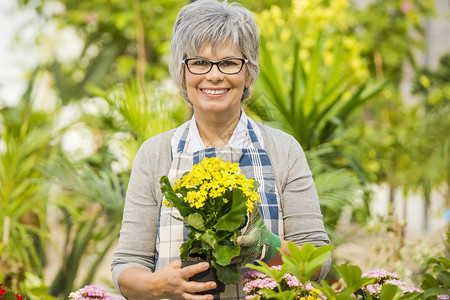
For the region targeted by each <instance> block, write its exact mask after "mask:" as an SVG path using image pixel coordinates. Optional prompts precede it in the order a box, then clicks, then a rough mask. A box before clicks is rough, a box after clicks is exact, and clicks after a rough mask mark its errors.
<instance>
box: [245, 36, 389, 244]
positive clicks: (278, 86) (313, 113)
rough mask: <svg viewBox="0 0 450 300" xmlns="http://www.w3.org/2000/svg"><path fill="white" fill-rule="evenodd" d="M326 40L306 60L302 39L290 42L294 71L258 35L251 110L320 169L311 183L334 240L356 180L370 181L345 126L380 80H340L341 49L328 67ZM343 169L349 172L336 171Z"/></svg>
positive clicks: (317, 45) (377, 88)
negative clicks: (292, 139) (257, 71)
mask: <svg viewBox="0 0 450 300" xmlns="http://www.w3.org/2000/svg"><path fill="white" fill-rule="evenodd" d="M325 39H326V38H325V37H324V36H320V37H319V38H318V40H317V43H316V45H315V46H314V47H312V53H311V57H309V58H308V59H307V61H306V60H305V59H302V58H301V55H300V52H301V44H300V41H298V40H295V41H293V42H292V45H291V46H292V57H289V58H288V60H290V61H292V64H291V65H292V67H291V68H287V67H286V66H285V64H284V63H283V61H284V60H285V58H284V57H282V56H281V55H279V54H278V53H279V52H278V51H276V49H277V48H276V47H281V46H280V45H277V44H276V43H274V41H271V43H269V41H267V40H265V38H264V37H262V38H261V74H260V79H259V81H258V83H257V86H256V90H255V93H254V94H255V96H254V97H253V99H252V100H251V101H250V102H249V108H250V110H251V111H252V112H253V113H254V114H256V115H257V116H258V117H259V118H261V119H262V120H263V121H265V122H268V123H271V124H273V125H274V126H275V127H278V128H281V129H283V130H285V131H287V132H289V133H291V134H292V135H293V136H294V137H295V138H296V139H297V140H298V141H299V143H300V144H301V145H302V147H303V148H304V149H305V150H306V152H307V158H308V160H309V161H310V162H311V163H315V164H316V165H319V166H320V167H318V168H316V170H314V171H315V172H314V174H315V182H316V186H317V190H318V193H319V198H320V199H321V205H322V211H323V213H324V217H325V218H324V221H325V225H326V226H327V229H328V230H329V232H330V233H331V234H332V235H334V236H335V237H336V235H335V234H333V233H332V232H334V229H335V227H336V225H337V221H338V220H339V217H340V215H341V214H342V211H343V209H344V207H346V206H349V205H352V203H353V202H354V199H355V198H356V197H357V193H356V191H357V190H358V189H361V185H360V181H359V180H361V179H366V178H367V177H368V175H367V174H366V171H365V169H364V166H363V165H362V161H358V160H357V159H355V157H354V156H353V150H352V140H348V138H349V136H350V135H349V132H350V131H349V129H348V128H349V127H350V128H351V126H348V125H347V124H346V123H347V122H348V120H349V119H350V117H351V115H352V113H353V112H354V111H356V110H358V109H359V108H360V107H361V106H362V105H363V104H364V103H365V102H366V101H368V100H369V99H370V98H371V97H372V96H373V95H375V94H377V93H378V92H379V91H380V90H381V89H382V87H383V85H384V82H375V83H369V82H367V83H364V84H361V85H356V86H355V85H354V84H353V83H352V82H351V80H350V79H349V78H346V77H341V76H340V72H341V71H340V70H342V69H343V68H345V64H344V61H343V60H342V48H341V47H339V46H338V47H336V48H335V52H334V58H333V64H332V65H331V67H330V68H327V67H326V65H325V64H324V61H323V43H324V40H325ZM270 46H271V47H272V48H269V47H270ZM313 160H314V161H313ZM341 167H344V168H346V169H347V171H345V170H337V168H341ZM349 170H350V171H349ZM355 175H357V176H355ZM357 177H359V180H358V179H357ZM365 211H366V210H365ZM366 212H367V211H366Z"/></svg>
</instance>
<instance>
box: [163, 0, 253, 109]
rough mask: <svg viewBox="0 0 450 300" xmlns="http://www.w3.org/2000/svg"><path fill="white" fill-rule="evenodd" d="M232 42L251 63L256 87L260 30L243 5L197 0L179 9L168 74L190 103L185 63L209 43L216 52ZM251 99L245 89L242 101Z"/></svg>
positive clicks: (214, 0) (250, 66)
mask: <svg viewBox="0 0 450 300" xmlns="http://www.w3.org/2000/svg"><path fill="white" fill-rule="evenodd" d="M230 40H231V43H232V45H233V47H234V49H235V51H240V52H241V53H242V54H243V55H244V57H245V58H246V59H247V60H248V63H247V64H246V65H247V70H248V72H249V76H250V85H253V84H254V83H255V81H256V78H257V77H258V73H259V66H258V51H259V37H258V27H257V25H256V22H255V19H254V16H253V14H252V13H251V12H250V11H249V10H248V9H246V8H245V7H243V6H242V5H241V4H239V3H228V2H227V1H226V0H225V1H223V2H219V1H217V0H197V1H195V2H193V3H191V4H188V5H186V6H184V7H183V8H182V9H181V10H180V12H179V13H178V17H177V20H176V21H175V24H174V26H173V32H172V41H171V44H170V62H169V71H170V75H171V76H172V79H173V80H174V81H175V84H176V85H177V86H178V88H179V89H180V93H181V95H182V96H183V98H184V99H185V100H186V101H187V102H188V103H190V101H189V99H188V98H187V93H186V89H185V88H184V80H185V78H184V77H185V70H184V66H183V65H182V60H183V59H185V58H187V57H192V56H195V55H197V54H198V53H199V52H200V51H201V50H202V48H203V47H204V46H205V44H207V43H211V48H212V50H213V51H216V49H217V48H219V47H221V46H223V45H224V44H225V43H226V42H228V41H230ZM249 96H250V91H249V89H248V88H245V89H244V93H243V96H242V99H241V100H242V101H243V100H245V99H246V98H248V97H249Z"/></svg>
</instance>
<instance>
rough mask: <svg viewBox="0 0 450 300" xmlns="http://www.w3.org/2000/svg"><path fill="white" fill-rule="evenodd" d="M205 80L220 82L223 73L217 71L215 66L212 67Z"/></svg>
mask: <svg viewBox="0 0 450 300" xmlns="http://www.w3.org/2000/svg"><path fill="white" fill-rule="evenodd" d="M206 79H207V80H211V81H220V80H222V79H223V73H222V72H220V71H219V66H218V65H217V64H215V65H213V66H212V68H211V71H209V72H208V73H206Z"/></svg>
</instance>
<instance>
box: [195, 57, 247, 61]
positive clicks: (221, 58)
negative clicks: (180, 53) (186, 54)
mask: <svg viewBox="0 0 450 300" xmlns="http://www.w3.org/2000/svg"><path fill="white" fill-rule="evenodd" d="M195 58H202V59H207V60H211V59H209V58H206V57H204V56H195ZM229 58H243V57H237V56H225V57H224V58H221V59H219V60H215V61H220V60H223V59H229Z"/></svg>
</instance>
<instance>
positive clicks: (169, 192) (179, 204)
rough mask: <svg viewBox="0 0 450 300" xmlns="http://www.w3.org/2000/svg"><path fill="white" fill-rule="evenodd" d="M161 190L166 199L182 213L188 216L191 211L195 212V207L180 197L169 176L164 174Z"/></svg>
mask: <svg viewBox="0 0 450 300" xmlns="http://www.w3.org/2000/svg"><path fill="white" fill-rule="evenodd" d="M160 184H161V192H162V193H163V195H164V197H166V200H167V201H169V202H170V203H171V204H172V206H173V207H175V208H177V209H178V211H179V212H180V215H181V216H182V217H183V218H186V217H187V216H188V215H190V214H191V213H194V212H195V211H194V209H193V208H192V207H190V205H189V204H188V203H186V202H184V201H183V199H180V198H179V197H178V196H177V194H176V193H175V192H174V191H173V188H172V185H171V184H170V181H169V178H168V177H167V176H162V177H161V180H160Z"/></svg>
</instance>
